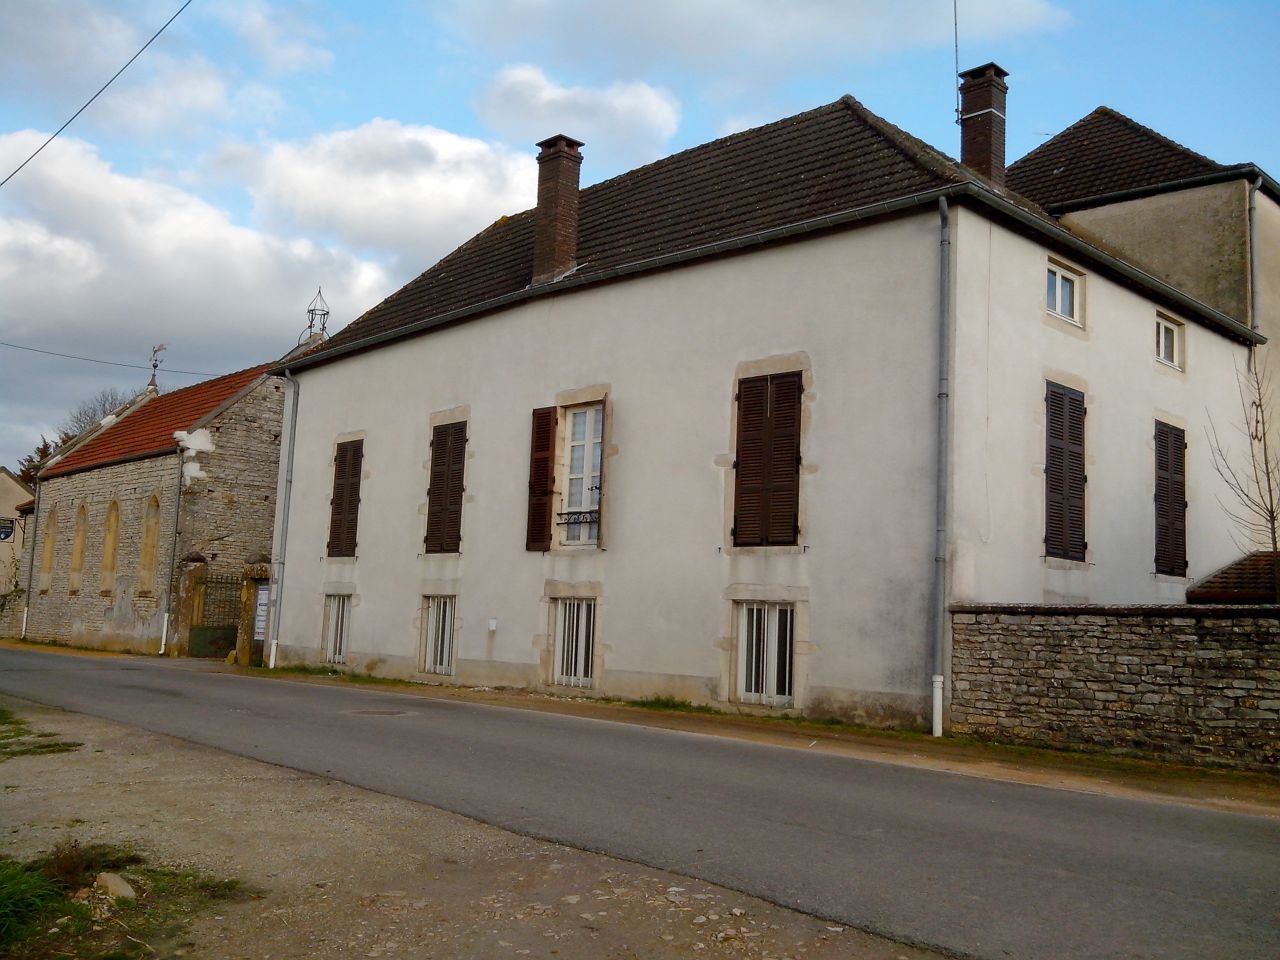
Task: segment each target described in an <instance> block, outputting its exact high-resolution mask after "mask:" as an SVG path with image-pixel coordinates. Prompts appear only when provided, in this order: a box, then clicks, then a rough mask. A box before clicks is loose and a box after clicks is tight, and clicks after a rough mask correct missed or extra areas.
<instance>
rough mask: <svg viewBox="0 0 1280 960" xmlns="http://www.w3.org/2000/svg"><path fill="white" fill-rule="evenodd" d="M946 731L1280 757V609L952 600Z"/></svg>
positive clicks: (1265, 764)
mask: <svg viewBox="0 0 1280 960" xmlns="http://www.w3.org/2000/svg"><path fill="white" fill-rule="evenodd" d="M951 622H952V693H951V709H950V731H951V732H952V733H964V734H975V735H979V736H983V737H988V738H991V739H996V740H1005V741H1012V742H1019V743H1039V744H1050V745H1054V746H1064V747H1082V746H1083V747H1100V748H1106V749H1121V750H1132V751H1137V752H1141V753H1148V754H1154V755H1158V756H1160V757H1162V758H1165V759H1170V760H1178V761H1185V762H1212V763H1221V764H1228V765H1231V766H1237V767H1246V768H1254V769H1275V768H1276V765H1277V763H1278V762H1280V608H1276V607H1209V606H1203V607H1202V606H1190V605H1180V606H1155V607H1037V606H1023V605H1016V606H964V607H953V608H952V615H951Z"/></svg>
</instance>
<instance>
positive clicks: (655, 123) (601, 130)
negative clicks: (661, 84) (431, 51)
mask: <svg viewBox="0 0 1280 960" xmlns="http://www.w3.org/2000/svg"><path fill="white" fill-rule="evenodd" d="M479 111H480V116H481V118H482V119H483V120H484V121H485V123H487V124H488V125H489V126H490V127H492V128H493V129H494V130H496V131H497V132H498V133H499V134H501V135H502V136H503V137H505V138H506V139H508V140H510V141H513V142H517V143H529V144H532V143H535V142H537V141H538V140H542V139H544V138H546V137H549V136H551V135H552V134H556V133H566V134H568V135H569V136H572V137H575V138H577V139H579V140H583V141H585V142H586V143H587V145H588V147H587V148H588V149H589V150H591V151H592V155H593V157H595V156H599V157H600V158H601V159H602V160H603V162H604V163H605V164H611V163H621V164H624V165H634V164H638V163H644V162H646V161H649V160H653V159H655V158H656V157H659V156H661V155H662V153H663V152H664V151H663V148H664V147H665V146H666V143H667V141H668V140H670V139H671V137H672V135H673V134H674V133H675V132H676V128H677V127H678V126H679V124H680V103H679V101H678V100H676V98H675V97H674V96H672V95H671V93H669V92H668V91H666V90H660V89H658V88H656V87H651V86H649V85H648V84H647V83H614V84H611V85H610V86H608V87H604V88H601V89H595V88H591V87H564V86H560V85H559V84H557V83H555V82H553V81H552V80H549V79H548V78H547V76H546V75H545V74H544V73H543V72H542V71H541V70H539V69H538V68H537V67H534V66H529V65H515V66H509V67H504V68H503V69H502V70H500V71H499V72H498V75H497V76H496V77H495V78H494V80H493V82H492V83H491V84H490V85H489V88H488V89H487V90H486V91H485V93H484V95H483V96H482V97H481V100H480V103H479Z"/></svg>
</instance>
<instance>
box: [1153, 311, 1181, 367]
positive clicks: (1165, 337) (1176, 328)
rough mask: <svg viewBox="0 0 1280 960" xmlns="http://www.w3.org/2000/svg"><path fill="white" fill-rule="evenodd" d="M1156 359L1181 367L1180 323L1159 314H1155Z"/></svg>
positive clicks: (1171, 365) (1170, 365) (1168, 364)
mask: <svg viewBox="0 0 1280 960" xmlns="http://www.w3.org/2000/svg"><path fill="white" fill-rule="evenodd" d="M1156 359H1157V360H1159V361H1160V362H1161V363H1163V364H1165V365H1166V366H1169V367H1173V368H1174V369H1175V370H1181V369H1182V324H1180V323H1179V322H1178V321H1177V320H1172V319H1170V318H1169V317H1166V316H1162V315H1160V314H1156Z"/></svg>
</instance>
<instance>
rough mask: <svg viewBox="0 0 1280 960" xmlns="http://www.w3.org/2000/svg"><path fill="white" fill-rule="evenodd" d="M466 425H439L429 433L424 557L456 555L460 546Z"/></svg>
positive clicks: (463, 422) (459, 423) (458, 423)
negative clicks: (429, 465)
mask: <svg viewBox="0 0 1280 960" xmlns="http://www.w3.org/2000/svg"><path fill="white" fill-rule="evenodd" d="M466 452H467V424H466V422H465V421H459V422H457V423H442V424H439V425H438V426H437V427H436V428H435V429H434V430H432V432H431V480H430V483H431V487H430V489H429V490H428V491H427V536H426V538H425V544H426V552H427V553H457V552H458V550H459V549H460V547H461V545H462V492H463V487H462V475H463V468H464V465H465V463H466Z"/></svg>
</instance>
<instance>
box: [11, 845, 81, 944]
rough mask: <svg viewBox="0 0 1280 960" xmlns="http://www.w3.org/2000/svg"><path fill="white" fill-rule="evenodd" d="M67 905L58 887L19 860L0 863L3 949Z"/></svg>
mask: <svg viewBox="0 0 1280 960" xmlns="http://www.w3.org/2000/svg"><path fill="white" fill-rule="evenodd" d="M64 903H65V901H64V899H63V896H62V891H61V890H59V889H58V885H57V884H56V883H55V882H54V881H53V880H51V879H50V878H49V877H47V876H45V875H44V874H43V873H42V872H40V871H39V870H33V869H31V868H29V867H27V866H25V865H23V864H21V863H18V862H17V861H16V860H0V947H6V946H8V945H9V944H12V943H17V942H18V941H19V940H21V939H22V938H23V937H24V936H26V935H27V934H28V933H29V932H30V931H31V929H32V928H33V926H34V925H35V924H36V923H37V922H38V921H39V920H40V919H42V918H43V917H44V916H46V915H47V914H49V913H52V912H53V911H54V910H55V909H58V908H60V907H61V906H62V905H63V904H64Z"/></svg>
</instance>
